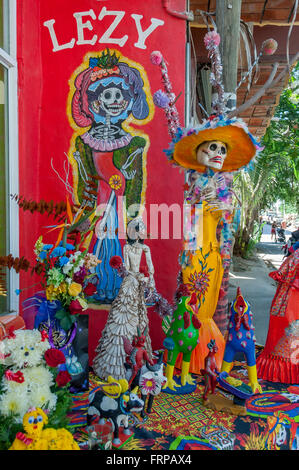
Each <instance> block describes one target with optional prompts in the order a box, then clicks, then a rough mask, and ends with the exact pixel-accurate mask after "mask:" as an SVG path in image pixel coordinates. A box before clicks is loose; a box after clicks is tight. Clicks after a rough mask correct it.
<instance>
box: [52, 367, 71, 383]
mask: <svg viewBox="0 0 299 470" xmlns="http://www.w3.org/2000/svg"><path fill="white" fill-rule="evenodd" d="M71 380H72V377H71V376H70V374H69V373H68V371H67V370H61V371H60V372H58V374H57V377H56V383H57V385H58V387H65V386H66V385H67V384H68V383H69V382H70V381H71Z"/></svg>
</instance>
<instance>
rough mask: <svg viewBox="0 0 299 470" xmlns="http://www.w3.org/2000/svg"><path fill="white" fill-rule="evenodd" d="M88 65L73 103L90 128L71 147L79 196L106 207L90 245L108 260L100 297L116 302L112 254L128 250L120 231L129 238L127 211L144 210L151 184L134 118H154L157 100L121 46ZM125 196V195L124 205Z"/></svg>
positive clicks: (77, 118) (78, 120)
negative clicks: (90, 181)
mask: <svg viewBox="0 0 299 470" xmlns="http://www.w3.org/2000/svg"><path fill="white" fill-rule="evenodd" d="M87 60H88V65H87V66H85V68H84V65H85V64H86V61H87ZM84 65H83V66H81V67H80V68H79V69H78V74H77V75H75V78H74V81H73V89H72V95H71V106H70V107H71V114H72V116H71V117H72V120H73V121H74V122H75V124H76V126H79V127H82V128H85V132H84V133H83V134H82V135H79V134H77V136H76V138H75V141H74V145H73V147H72V152H71V153H72V155H73V165H74V166H73V168H74V171H75V174H77V176H76V178H75V181H77V187H76V191H75V192H76V195H77V199H78V201H79V202H81V200H82V198H84V199H85V201H88V204H89V205H90V206H91V207H93V208H94V207H95V206H96V205H100V206H101V207H104V211H103V213H102V217H101V219H100V220H99V222H98V226H97V229H96V236H95V237H94V238H93V239H92V240H91V242H90V246H89V250H90V251H91V250H92V251H93V253H94V254H95V255H96V256H98V258H100V259H101V260H102V262H101V265H99V266H98V267H97V268H96V273H97V275H98V278H99V283H98V286H97V294H96V295H95V296H94V300H96V301H99V302H101V303H111V302H112V300H113V299H114V298H115V297H116V295H117V293H118V291H119V288H120V283H121V278H120V277H119V276H118V275H117V273H116V272H115V270H113V269H112V268H111V267H110V265H109V260H110V258H111V257H112V256H122V253H121V245H120V242H119V238H120V236H119V234H120V233H121V234H123V235H124V236H123V238H125V230H126V229H125V218H126V217H125V215H124V214H125V213H126V216H127V217H128V219H129V220H130V219H132V218H134V217H136V216H138V215H139V210H140V209H139V208H140V206H141V204H142V203H143V202H144V198H145V189H146V176H145V175H146V172H145V163H146V153H147V148H148V146H149V141H148V137H147V136H146V135H145V134H142V135H141V134H140V132H138V133H137V132H135V131H134V129H131V128H129V127H128V123H130V122H133V123H134V124H137V125H143V124H144V123H146V122H148V121H150V120H151V119H152V115H153V104H152V98H151V94H150V89H149V85H148V81H147V77H146V73H145V71H144V70H143V68H142V67H141V66H140V65H139V64H135V63H133V62H131V61H130V60H129V59H126V58H124V57H122V56H121V53H120V52H119V51H115V50H114V51H111V50H109V49H107V50H104V51H101V54H100V55H97V56H95V55H94V54H92V55H91V54H88V55H87V59H86V60H85V62H84ZM125 123H126V125H124V124H125ZM86 128H87V130H86ZM76 130H77V128H76ZM90 175H91V176H93V177H94V178H95V179H96V180H97V181H98V183H97V188H94V190H93V191H89V192H88V194H86V191H85V186H86V181H87V178H88V176H90ZM119 197H123V202H122V203H121V207H120V208H119V207H118V205H117V199H118V198H119ZM130 207H131V208H132V207H133V209H132V210H131V212H130V211H128V209H129V208H130Z"/></svg>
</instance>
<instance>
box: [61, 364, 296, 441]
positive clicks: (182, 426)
mask: <svg viewBox="0 0 299 470" xmlns="http://www.w3.org/2000/svg"><path fill="white" fill-rule="evenodd" d="M233 375H234V376H235V377H236V378H240V379H242V380H243V381H244V382H246V381H247V371H246V367H245V364H243V363H242V362H236V363H235V367H234V369H233ZM193 377H194V379H195V380H196V382H197V388H196V390H195V391H194V392H193V393H191V394H189V395H169V394H166V393H160V395H158V396H157V397H156V398H155V400H154V405H153V408H152V413H151V414H150V415H148V418H147V420H146V421H144V422H140V423H139V424H137V425H135V426H134V428H133V429H134V436H133V438H131V439H130V440H129V441H128V442H127V443H126V444H125V445H124V446H123V447H122V449H123V450H169V449H184V450H264V449H268V450H289V449H292V450H297V449H299V386H298V385H289V386H288V385H282V384H274V383H270V382H264V381H260V384H261V386H262V389H263V392H262V394H258V395H255V396H253V397H252V398H250V399H249V400H247V402H246V408H247V415H246V416H234V415H231V414H226V413H223V412H216V411H212V410H210V409H207V408H206V407H205V406H204V405H203V404H202V394H203V389H204V385H203V378H202V377H200V376H193ZM96 387H97V379H96V377H95V376H94V375H93V374H92V373H91V374H90V389H91V390H94V389H95V388H96ZM216 393H217V394H218V393H223V392H222V391H221V390H219V389H217V391H216ZM87 407H88V393H82V394H77V395H74V397H73V407H72V411H71V414H70V419H71V422H70V426H71V427H72V428H73V429H74V430H75V431H76V434H75V436H76V439H77V440H78V442H79V443H80V444H81V445H82V448H84V443H85V444H86V431H85V430H84V428H85V426H86V412H87ZM139 419H140V418H139Z"/></svg>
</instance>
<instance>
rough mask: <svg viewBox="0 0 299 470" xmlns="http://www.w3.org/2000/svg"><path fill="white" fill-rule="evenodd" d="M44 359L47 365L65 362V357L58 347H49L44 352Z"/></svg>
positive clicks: (51, 365) (57, 364) (53, 365)
mask: <svg viewBox="0 0 299 470" xmlns="http://www.w3.org/2000/svg"><path fill="white" fill-rule="evenodd" d="M45 360H46V363H47V364H48V366H49V367H58V366H59V365H60V364H64V363H65V357H64V354H63V352H62V351H60V350H59V349H55V348H51V349H48V350H47V351H46V352H45Z"/></svg>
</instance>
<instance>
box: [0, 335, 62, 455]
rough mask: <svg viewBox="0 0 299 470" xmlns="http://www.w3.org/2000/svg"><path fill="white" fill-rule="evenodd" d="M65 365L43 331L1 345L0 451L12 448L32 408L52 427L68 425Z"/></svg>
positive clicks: (9, 340)
mask: <svg viewBox="0 0 299 470" xmlns="http://www.w3.org/2000/svg"><path fill="white" fill-rule="evenodd" d="M65 361H66V359H65V356H64V354H63V353H62V352H61V351H59V350H57V349H55V348H51V346H50V343H49V341H48V335H47V333H46V332H45V331H39V330H37V329H33V330H17V331H15V332H11V333H10V334H9V336H7V337H6V338H5V339H4V340H3V341H1V355H0V449H3V448H7V447H8V446H9V444H11V442H12V438H13V437H14V435H15V433H16V432H17V431H18V430H19V429H18V428H19V425H20V423H22V420H23V417H24V415H25V413H26V412H27V411H28V409H30V408H32V407H40V408H42V409H43V410H44V411H46V412H47V414H48V419H49V423H50V424H51V425H52V426H53V427H57V426H58V427H60V426H65V425H67V417H66V416H67V412H68V409H69V407H70V404H71V394H70V392H69V384H70V381H71V376H70V374H69V373H68V372H67V370H66V369H65V368H64V364H65Z"/></svg>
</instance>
